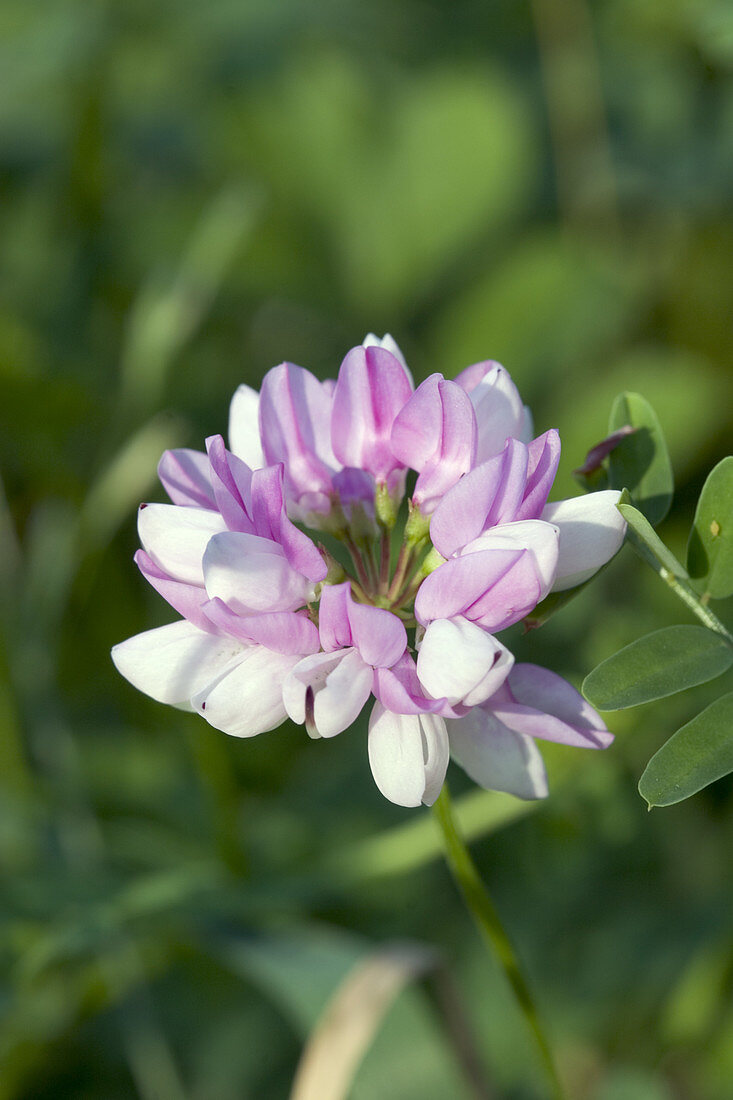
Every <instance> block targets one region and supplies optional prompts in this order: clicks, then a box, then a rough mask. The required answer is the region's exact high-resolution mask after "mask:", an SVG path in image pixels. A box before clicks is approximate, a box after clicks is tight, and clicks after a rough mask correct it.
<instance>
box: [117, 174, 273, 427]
mask: <svg viewBox="0 0 733 1100" xmlns="http://www.w3.org/2000/svg"><path fill="white" fill-rule="evenodd" d="M259 207H260V200H259V197H258V196H257V195H256V194H254V193H253V192H248V191H245V190H241V189H238V188H236V189H227V190H225V191H223V192H222V193H221V194H219V195H218V196H217V197H216V198H215V199H214V200H213V202H212V203H211V205H210V206H209V207H208V209H207V210H206V211H205V212H204V214H203V216H202V218H201V221H200V222H199V225H198V226H197V228H196V230H195V231H194V234H193V237H192V238H191V241H190V243H189V246H188V249H187V251H186V253H185V255H184V257H183V259H182V261H181V263H180V266H179V268H178V270H177V271H176V272H175V273H174V274H173V275H172V276H169V277H165V276H163V275H161V274H160V273H158V274H157V275H155V276H153V277H152V278H151V279H150V281H149V282H148V284H147V285H146V286H145V287H143V289H142V290H141V292H140V295H139V297H138V299H137V302H136V303H135V305H134V306H133V309H132V312H131V316H130V322H129V327H128V331H127V339H126V342H125V346H124V348H123V352H122V377H121V388H122V401H123V407H124V408H125V409H127V410H134V411H135V412H136V413H138V414H139V413H140V412H143V413H144V412H146V411H147V412H150V411H152V410H153V409H155V407H156V406H157V404H158V402H159V401H160V399H161V396H162V394H163V391H164V387H165V384H166V380H167V376H168V372H169V370H170V367H171V366H172V364H173V361H174V359H175V356H176V355H177V354H178V352H179V351H180V350H181V348H183V347H184V345H185V344H186V343H187V342H188V341H189V340H190V339H191V337H192V336H193V335H194V333H195V332H196V330H197V329H198V327H199V325H200V324H201V322H202V321H203V319H204V317H205V316H206V313H207V312H208V310H209V309H210V308H211V305H212V303H213V301H214V298H215V297H216V294H217V292H218V290H219V288H220V286H221V284H222V282H223V280H224V277H225V275H226V273H227V271H228V269H229V267H230V265H231V263H232V261H233V260H234V257H235V256H236V254H237V251H238V249H239V248H240V247H241V245H242V243H243V241H244V239H245V237H246V236H247V234H248V233H249V231H250V230H251V229H252V227H253V225H254V222H255V218H256V215H257V212H258V210H259Z"/></svg>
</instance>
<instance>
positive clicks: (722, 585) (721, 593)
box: [687, 456, 733, 600]
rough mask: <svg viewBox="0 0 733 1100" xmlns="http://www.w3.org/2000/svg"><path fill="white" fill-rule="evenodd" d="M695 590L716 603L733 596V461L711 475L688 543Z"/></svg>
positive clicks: (702, 495)
mask: <svg viewBox="0 0 733 1100" xmlns="http://www.w3.org/2000/svg"><path fill="white" fill-rule="evenodd" d="M687 568H688V571H689V574H690V577H691V578H692V581H693V584H694V585H695V588H697V589H698V591H700V592H704V593H707V594H708V596H710V597H711V598H712V599H714V600H723V599H725V598H726V597H727V596H730V595H733V457H730V456H729V457H728V458H724V459H723V461H722V462H719V463H718V465H717V466H716V467H715V468H714V469H713V470H711V471H710V473H709V474H708V478H707V481H706V482H705V484H704V485H703V489H702V492H701V493H700V499H699V500H698V502H697V509H696V511H695V520H694V523H693V525H692V530H691V531H690V538H689V541H688V543H687Z"/></svg>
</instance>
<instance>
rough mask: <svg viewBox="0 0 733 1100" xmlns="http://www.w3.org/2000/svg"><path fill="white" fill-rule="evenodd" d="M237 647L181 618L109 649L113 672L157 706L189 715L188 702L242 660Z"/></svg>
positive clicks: (237, 644) (232, 642) (239, 643)
mask: <svg viewBox="0 0 733 1100" xmlns="http://www.w3.org/2000/svg"><path fill="white" fill-rule="evenodd" d="M245 648H246V647H245V646H244V645H242V643H241V642H238V641H236V640H235V639H233V638H228V637H225V636H222V635H219V634H207V633H206V632H205V631H203V630H199V628H198V627H197V626H194V625H193V624H192V623H189V622H187V620H186V619H180V620H179V621H178V622H175V623H169V624H168V625H167V626H160V627H157V628H156V629H155V630H147V631H145V633H144V634H136V635H135V637H133V638H128V639H127V641H125V642H120V644H119V645H116V646H115V647H114V648H113V650H112V660H113V661H114V663H115V666H116V668H117V670H118V672H120V673H122V675H123V676H124V677H125V679H126V680H129V681H130V683H131V684H132V685H133V686H134V687H136V688H137V689H138V690H139V691H143V692H145V694H146V695H150V696H151V698H153V699H157V700H158V702H159V703H168V704H170V705H172V706H178V707H183V708H185V709H186V710H190V709H191V708H190V705H189V699H190V698H191V696H192V695H194V694H195V693H196V692H197V691H199V690H200V689H201V688H203V687H205V685H206V684H209V683H211V681H212V680H215V679H216V678H217V677H218V676H220V675H221V674H222V672H223V671H224V670H225V669H227V668H229V667H230V666H231V665H232V664H233V663H236V661H237V660H238V659H239V658H241V656H242V653H243V652H244V650H245Z"/></svg>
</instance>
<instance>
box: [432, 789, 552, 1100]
mask: <svg viewBox="0 0 733 1100" xmlns="http://www.w3.org/2000/svg"><path fill="white" fill-rule="evenodd" d="M433 814H434V816H435V820H436V821H437V823H438V825H439V827H440V831H441V833H442V838H443V847H444V852H445V858H446V862H447V864H448V867H449V868H450V871H451V874H452V875H453V879H454V881H455V883H456V885H457V887H458V889H459V890H460V892H461V895H462V896H463V900H464V901H465V903H466V907H467V908H468V910H469V912H470V914H471V916H472V917H473V919H474V921H475V922H476V924H477V926H478V928H479V931H480V932H481V934H482V935H483V936H484V938H485V939H486V940H488V943H489V945H490V947H491V949H492V950H493V952H494V954H495V956H496V958H497V959H498V961H499V963H500V965H501V968H502V970H503V971H504V974H505V976H506V979H507V981H508V982H509V985H510V987H511V990H512V992H513V993H514V996H515V998H516V1001H517V1004H518V1006H519V1009H520V1011H521V1013H522V1015H523V1016H524V1019H525V1022H526V1024H527V1026H528V1028H529V1030H530V1031H531V1032H532V1035H533V1036H534V1040H535V1043H536V1045H537V1050H538V1052H539V1055H540V1059H541V1061H542V1065H543V1068H544V1070H545V1073H546V1076H547V1081H548V1084H549V1086H550V1095H551V1096H552V1097H554V1100H565V1092H564V1090H563V1087H562V1085H561V1083H560V1078H559V1077H558V1073H557V1069H556V1068H555V1061H554V1059H553V1056H552V1051H551V1050H550V1045H549V1043H548V1041H547V1038H546V1036H545V1033H544V1031H543V1029H542V1025H541V1023H540V1020H539V1015H538V1013H537V1009H536V1007H535V1004H534V1000H533V998H532V994H531V993H530V990H529V986H528V985H527V981H526V979H525V977H524V975H523V973H522V969H521V966H520V964H519V960H518V958H517V955H516V953H515V951H514V948H513V946H512V943H511V940H510V939H509V936H508V935H507V933H506V930H505V929H504V926H503V924H502V923H501V919H500V917H499V914H498V913H497V911H496V908H495V906H494V903H493V901H492V900H491V898H490V896H489V893H488V891H487V889H486V887H485V886H484V884H483V882H482V881H481V877H480V876H479V873H478V870H477V869H476V864H475V863H474V862H473V859H472V858H471V854H470V852H469V851H468V848H467V847H466V844H465V842H464V840H463V837H462V836H461V834H460V833H459V831H458V827H457V825H456V822H455V819H454V817H453V811H452V808H451V799H450V794H449V792H448V786H447V784H445V783H444V784H443V789H442V791H441V792H440V795H439V797H438V800H437V802H436V803H435V805H434V806H433Z"/></svg>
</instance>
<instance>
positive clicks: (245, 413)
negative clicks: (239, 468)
mask: <svg viewBox="0 0 733 1100" xmlns="http://www.w3.org/2000/svg"><path fill="white" fill-rule="evenodd" d="M259 412H260V395H259V393H258V392H257V390H253V389H252V387H251V386H245V385H241V386H239V387H238V388H237V389H236V390H235V391H234V397H233V398H232V400H231V404H230V406H229V450H230V451H231V452H232V454H235V455H236V456H237V458H241V459H242V461H243V462H246V463H247V465H248V466H249V468H250V470H261V469H262V467H263V466H264V465H265V459H264V456H263V454H262V444H261V442H260V421H259Z"/></svg>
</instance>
